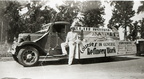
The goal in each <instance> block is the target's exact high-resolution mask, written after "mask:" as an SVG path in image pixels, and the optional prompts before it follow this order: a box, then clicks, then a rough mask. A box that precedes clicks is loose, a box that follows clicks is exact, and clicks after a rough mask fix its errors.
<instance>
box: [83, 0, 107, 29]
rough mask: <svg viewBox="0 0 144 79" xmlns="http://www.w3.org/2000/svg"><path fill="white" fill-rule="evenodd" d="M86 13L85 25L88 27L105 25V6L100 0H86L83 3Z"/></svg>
mask: <svg viewBox="0 0 144 79" xmlns="http://www.w3.org/2000/svg"><path fill="white" fill-rule="evenodd" d="M81 10H82V12H83V13H84V16H85V17H84V22H83V23H84V25H85V26H88V27H99V26H103V25H104V18H103V17H102V15H104V7H102V6H101V2H100V1H86V2H83V3H82V9H81Z"/></svg>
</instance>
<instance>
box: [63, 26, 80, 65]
mask: <svg viewBox="0 0 144 79" xmlns="http://www.w3.org/2000/svg"><path fill="white" fill-rule="evenodd" d="M70 29H71V31H70V32H68V34H67V37H66V41H65V42H64V43H62V44H61V48H62V52H63V55H67V51H66V49H65V48H66V47H67V46H69V59H68V65H71V64H72V61H73V57H74V52H75V46H76V40H77V39H78V34H77V33H76V32H75V31H74V30H75V28H74V27H70Z"/></svg>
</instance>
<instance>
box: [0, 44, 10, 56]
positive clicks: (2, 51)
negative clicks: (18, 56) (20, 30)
mask: <svg viewBox="0 0 144 79" xmlns="http://www.w3.org/2000/svg"><path fill="white" fill-rule="evenodd" d="M10 47H11V45H10V44H7V43H0V57H12V54H11V53H8V52H7V51H8V49H9V48H10Z"/></svg>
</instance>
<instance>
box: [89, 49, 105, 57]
mask: <svg viewBox="0 0 144 79" xmlns="http://www.w3.org/2000/svg"><path fill="white" fill-rule="evenodd" d="M104 53H106V49H96V48H93V49H90V48H87V55H93V54H104Z"/></svg>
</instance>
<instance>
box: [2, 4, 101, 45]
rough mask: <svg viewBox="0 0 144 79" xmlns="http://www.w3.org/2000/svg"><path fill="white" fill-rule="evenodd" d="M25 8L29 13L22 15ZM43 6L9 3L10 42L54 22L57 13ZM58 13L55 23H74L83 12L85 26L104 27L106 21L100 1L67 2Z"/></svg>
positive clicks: (6, 9)
mask: <svg viewBox="0 0 144 79" xmlns="http://www.w3.org/2000/svg"><path fill="white" fill-rule="evenodd" d="M23 7H25V8H27V9H28V11H27V12H26V13H25V14H22V15H20V11H22V9H23ZM42 7H43V5H42V4H40V3H39V1H33V4H30V3H28V4H26V5H21V4H20V3H19V2H17V1H7V5H6V8H5V11H4V16H5V18H6V19H7V23H8V30H7V32H8V41H10V42H12V41H13V38H14V37H18V34H19V33H25V32H28V33H34V32H36V31H38V30H39V29H40V28H41V26H42V25H43V24H47V23H49V22H51V21H52V20H53V18H54V17H55V15H56V13H57V12H56V11H55V10H54V9H53V8H50V7H49V6H45V8H44V9H43V10H42V9H41V8H42ZM58 9H59V10H60V12H59V13H58V15H57V17H56V19H55V21H68V22H70V23H72V22H73V19H74V18H76V17H77V14H78V12H83V13H84V16H85V18H83V19H84V20H83V21H82V22H83V23H84V25H85V26H91V27H93V26H95V27H99V26H103V22H104V19H103V18H102V15H103V14H104V7H101V3H100V2H99V1H85V2H77V1H76V2H75V1H66V2H65V5H62V6H59V7H58Z"/></svg>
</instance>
